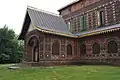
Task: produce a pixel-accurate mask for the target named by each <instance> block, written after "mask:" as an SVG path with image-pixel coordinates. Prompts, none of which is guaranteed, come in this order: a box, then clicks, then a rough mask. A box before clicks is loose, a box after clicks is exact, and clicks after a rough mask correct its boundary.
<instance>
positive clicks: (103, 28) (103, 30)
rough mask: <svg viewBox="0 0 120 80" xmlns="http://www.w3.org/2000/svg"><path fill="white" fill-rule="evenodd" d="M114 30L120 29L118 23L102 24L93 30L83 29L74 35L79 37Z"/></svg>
mask: <svg viewBox="0 0 120 80" xmlns="http://www.w3.org/2000/svg"><path fill="white" fill-rule="evenodd" d="M116 30H120V24H116V25H111V26H102V27H99V28H96V29H94V30H90V31H83V32H80V33H78V34H75V35H77V36H79V37H85V36H90V35H96V34H102V33H106V32H113V31H116Z"/></svg>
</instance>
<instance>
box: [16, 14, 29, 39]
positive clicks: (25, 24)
mask: <svg viewBox="0 0 120 80" xmlns="http://www.w3.org/2000/svg"><path fill="white" fill-rule="evenodd" d="M30 22H31V19H30V17H29V14H28V12H26V15H25V19H24V23H23V27H22V30H21V33H20V35H19V38H18V39H19V40H24V37H25V34H26V32H27V31H28V28H29V25H30Z"/></svg>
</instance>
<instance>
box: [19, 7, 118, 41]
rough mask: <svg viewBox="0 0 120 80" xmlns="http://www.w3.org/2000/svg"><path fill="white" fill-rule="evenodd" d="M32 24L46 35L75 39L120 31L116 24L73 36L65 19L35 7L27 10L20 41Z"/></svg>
mask: <svg viewBox="0 0 120 80" xmlns="http://www.w3.org/2000/svg"><path fill="white" fill-rule="evenodd" d="M30 22H31V23H32V24H33V26H34V27H35V28H36V29H37V30H39V31H41V32H45V33H50V34H56V35H61V36H67V37H73V38H82V37H86V36H91V35H97V34H103V33H108V32H114V31H118V30H120V24H115V25H111V26H101V27H99V28H96V29H93V30H88V31H83V32H79V33H76V34H72V33H71V32H70V31H69V29H68V27H67V24H66V23H65V21H64V19H63V18H62V17H61V16H59V15H57V14H54V13H50V12H46V11H43V10H40V9H36V8H33V7H28V8H27V14H26V17H25V21H24V24H23V28H22V31H21V34H20V36H19V39H24V36H25V34H26V32H27V30H28V27H29V23H30Z"/></svg>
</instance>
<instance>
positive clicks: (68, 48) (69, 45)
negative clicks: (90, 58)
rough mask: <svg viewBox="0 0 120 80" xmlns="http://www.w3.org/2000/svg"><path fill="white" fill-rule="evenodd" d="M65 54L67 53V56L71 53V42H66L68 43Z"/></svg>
mask: <svg viewBox="0 0 120 80" xmlns="http://www.w3.org/2000/svg"><path fill="white" fill-rule="evenodd" d="M67 55H68V56H71V55H72V45H71V44H68V45H67Z"/></svg>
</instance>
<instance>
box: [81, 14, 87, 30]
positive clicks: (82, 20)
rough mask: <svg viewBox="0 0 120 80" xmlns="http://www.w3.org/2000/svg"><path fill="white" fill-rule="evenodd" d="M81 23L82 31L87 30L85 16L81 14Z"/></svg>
mask: <svg viewBox="0 0 120 80" xmlns="http://www.w3.org/2000/svg"><path fill="white" fill-rule="evenodd" d="M80 23H81V28H82V31H85V30H86V21H85V16H81V17H80Z"/></svg>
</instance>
